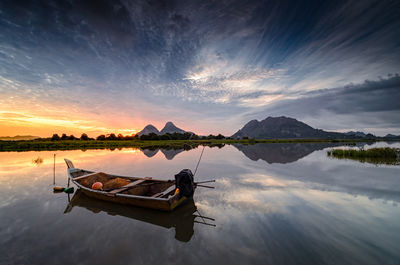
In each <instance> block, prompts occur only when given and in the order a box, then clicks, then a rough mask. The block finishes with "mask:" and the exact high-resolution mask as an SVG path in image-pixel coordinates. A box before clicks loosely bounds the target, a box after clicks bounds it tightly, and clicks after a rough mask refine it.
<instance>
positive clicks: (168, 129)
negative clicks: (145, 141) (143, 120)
mask: <svg viewBox="0 0 400 265" xmlns="http://www.w3.org/2000/svg"><path fill="white" fill-rule="evenodd" d="M185 132H186V131H185V130H182V129H181V128H178V127H176V126H175V124H174V123H173V122H172V121H168V122H167V123H165V126H164V128H163V129H162V130H161V131H159V130H158V129H157V128H156V127H155V126H153V125H152V124H149V125H147V126H146V127H144V128H143V130H141V131H140V132H139V133H138V135H139V136H142V135H147V134H150V133H155V134H157V135H162V134H166V133H170V134H173V133H185Z"/></svg>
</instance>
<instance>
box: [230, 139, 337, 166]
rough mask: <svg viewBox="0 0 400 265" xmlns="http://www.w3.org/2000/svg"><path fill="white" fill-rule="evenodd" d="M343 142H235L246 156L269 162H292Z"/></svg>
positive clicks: (254, 159)
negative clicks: (248, 143)
mask: <svg viewBox="0 0 400 265" xmlns="http://www.w3.org/2000/svg"><path fill="white" fill-rule="evenodd" d="M342 145H344V144H343V143H271V144H254V145H243V144H233V146H235V147H236V148H237V149H238V150H239V151H241V152H242V153H243V154H244V155H245V156H246V157H248V158H249V159H251V160H253V161H257V160H259V159H261V160H264V161H265V162H267V163H269V164H273V163H279V164H286V163H292V162H295V161H297V160H299V159H300V158H303V157H305V156H307V155H309V154H311V153H312V152H314V151H317V150H322V149H324V148H327V147H334V146H342Z"/></svg>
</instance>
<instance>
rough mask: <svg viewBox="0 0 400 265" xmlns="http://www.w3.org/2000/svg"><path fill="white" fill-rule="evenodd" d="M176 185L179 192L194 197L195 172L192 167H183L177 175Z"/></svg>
mask: <svg viewBox="0 0 400 265" xmlns="http://www.w3.org/2000/svg"><path fill="white" fill-rule="evenodd" d="M175 185H176V187H177V188H178V189H179V193H180V194H181V195H182V196H185V197H188V198H190V197H192V196H193V193H194V180H193V173H192V171H191V170H190V169H182V170H181V172H179V173H178V174H176V175H175Z"/></svg>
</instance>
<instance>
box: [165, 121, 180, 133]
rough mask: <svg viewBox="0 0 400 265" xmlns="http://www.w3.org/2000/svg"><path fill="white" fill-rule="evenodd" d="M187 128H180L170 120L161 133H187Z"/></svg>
mask: <svg viewBox="0 0 400 265" xmlns="http://www.w3.org/2000/svg"><path fill="white" fill-rule="evenodd" d="M185 132H186V131H185V130H182V129H181V128H178V127H176V126H175V124H173V122H171V121H169V122H167V123H166V124H165V126H164V128H162V130H161V131H160V134H166V133H170V134H173V133H185Z"/></svg>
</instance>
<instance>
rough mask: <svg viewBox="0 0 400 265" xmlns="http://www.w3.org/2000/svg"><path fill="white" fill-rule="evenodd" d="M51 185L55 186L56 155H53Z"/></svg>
mask: <svg viewBox="0 0 400 265" xmlns="http://www.w3.org/2000/svg"><path fill="white" fill-rule="evenodd" d="M53 185H56V154H54V162H53Z"/></svg>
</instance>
